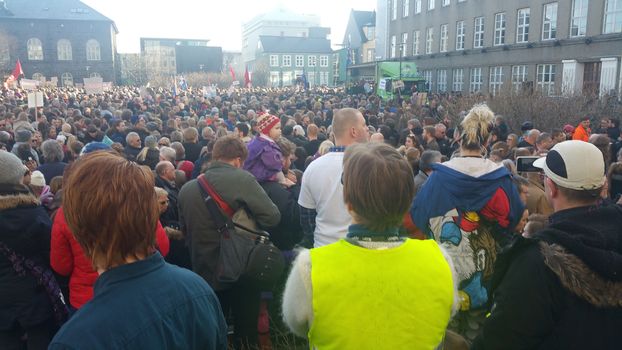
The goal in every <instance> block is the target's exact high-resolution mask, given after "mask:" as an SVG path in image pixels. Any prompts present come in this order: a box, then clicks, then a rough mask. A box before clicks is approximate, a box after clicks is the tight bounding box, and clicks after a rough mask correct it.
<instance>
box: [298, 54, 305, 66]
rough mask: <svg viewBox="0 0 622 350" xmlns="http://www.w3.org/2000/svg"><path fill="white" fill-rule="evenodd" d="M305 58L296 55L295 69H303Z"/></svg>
mask: <svg viewBox="0 0 622 350" xmlns="http://www.w3.org/2000/svg"><path fill="white" fill-rule="evenodd" d="M304 66H305V58H304V56H302V55H296V67H304Z"/></svg>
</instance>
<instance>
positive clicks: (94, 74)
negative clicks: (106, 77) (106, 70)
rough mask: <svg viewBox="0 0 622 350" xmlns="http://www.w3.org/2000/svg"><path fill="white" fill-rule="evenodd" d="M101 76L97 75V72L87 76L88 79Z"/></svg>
mask: <svg viewBox="0 0 622 350" xmlns="http://www.w3.org/2000/svg"><path fill="white" fill-rule="evenodd" d="M101 77H102V75H101V74H99V73H97V72H93V73H91V74H89V78H101Z"/></svg>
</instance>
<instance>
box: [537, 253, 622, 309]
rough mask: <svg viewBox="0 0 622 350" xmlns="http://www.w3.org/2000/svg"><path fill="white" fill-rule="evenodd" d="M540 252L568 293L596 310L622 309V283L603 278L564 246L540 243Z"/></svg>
mask: <svg viewBox="0 0 622 350" xmlns="http://www.w3.org/2000/svg"><path fill="white" fill-rule="evenodd" d="M540 251H541V252H542V255H543V256H544V263H545V264H546V265H547V266H548V267H549V268H550V269H551V270H552V271H553V273H555V275H557V277H559V280H560V281H561V283H562V285H563V286H564V288H566V289H567V290H568V291H570V292H571V293H573V294H574V295H576V296H577V297H579V298H581V299H584V300H585V301H587V302H588V303H590V304H592V305H594V306H596V307H602V308H611V307H622V282H613V281H607V280H605V279H603V278H602V277H600V276H599V275H598V274H596V273H595V272H594V271H592V270H590V268H589V267H588V266H587V265H586V264H585V263H584V262H583V261H581V260H580V259H579V258H578V257H576V256H575V255H573V254H570V253H568V252H567V251H566V250H565V249H564V248H563V247H562V246H560V245H557V244H548V243H545V242H540Z"/></svg>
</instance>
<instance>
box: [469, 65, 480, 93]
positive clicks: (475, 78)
mask: <svg viewBox="0 0 622 350" xmlns="http://www.w3.org/2000/svg"><path fill="white" fill-rule="evenodd" d="M470 91H471V92H480V91H482V68H481V67H478V68H471V86H470Z"/></svg>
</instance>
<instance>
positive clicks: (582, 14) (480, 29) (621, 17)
mask: <svg viewBox="0 0 622 350" xmlns="http://www.w3.org/2000/svg"><path fill="white" fill-rule="evenodd" d="M588 4H589V0H574V1H573V6H572V15H571V16H572V17H571V21H570V37H581V36H585V35H586V31H587V11H588ZM618 5H619V7H615V6H618ZM608 6H609V7H608V9H610V10H611V11H608V12H607V17H606V19H608V20H606V21H605V25H604V28H603V30H604V33H611V32H614V31H619V32H622V0H615V1H613V0H610V1H609V2H608ZM611 6H613V7H611ZM557 7H558V3H557V2H553V3H549V4H545V5H544V8H543V10H544V11H543V19H542V35H541V39H542V40H555V39H557ZM530 12H531V11H530V9H529V8H523V9H519V10H517V14H516V43H526V42H528V41H529V22H530V21H529V19H530ZM506 17H507V15H506V13H505V12H500V13H496V14H495V16H494V27H493V30H494V31H493V46H500V45H505V44H506V43H508V40H507V36H506V31H507V21H506ZM448 26H449V25H448V24H441V26H440V40H439V50H438V52H447V51H448V42H449V29H448ZM465 26H466V24H465V21H463V20H461V21H458V22H456V31H455V33H456V41H455V44H456V45H455V49H456V50H464V49H465V36H466V29H465ZM434 29H435V28H433V27H428V28H426V31H425V51H424V52H425V54H431V53H433V50H434V49H433V45H434V35H435V33H434ZM484 33H485V20H484V17H476V18H475V19H474V23H473V48H483V47H484ZM420 41H421V33H420V31H419V30H415V31H414V32H413V39H412V54H413V55H414V56H416V55H419V54H421V53H422V52H421V50H420V45H421V43H420ZM398 46H399V48H400V55H401V56H403V57H405V56H408V52H409V51H408V50H407V46H408V33H402V35H401V43H400V44H397V38H396V36H395V35H393V36H391V55H390V56H391V57H392V58H394V57H397V56H396V55H397V53H396V51H397V47H398Z"/></svg>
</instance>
